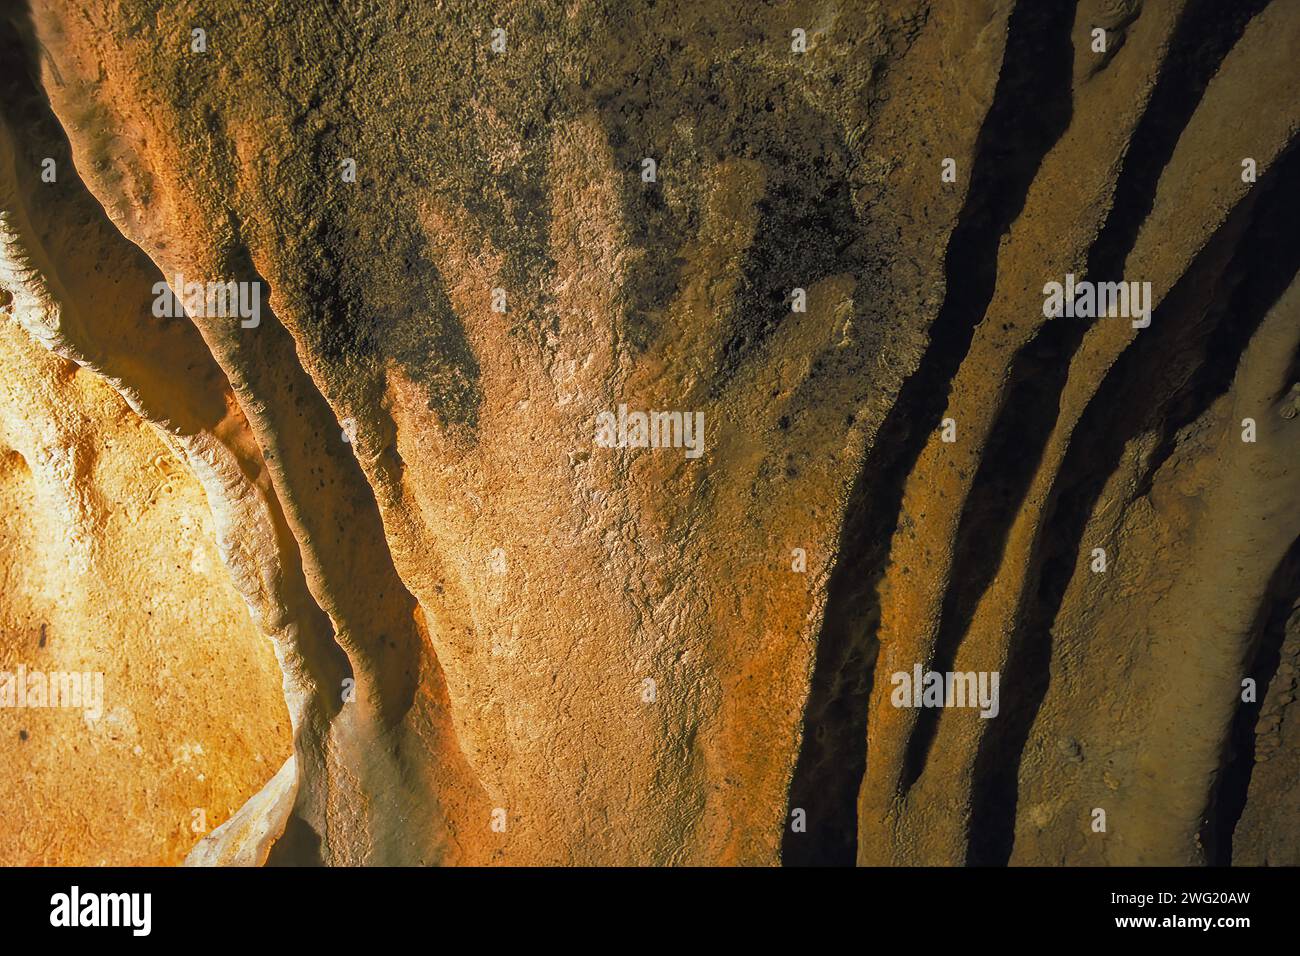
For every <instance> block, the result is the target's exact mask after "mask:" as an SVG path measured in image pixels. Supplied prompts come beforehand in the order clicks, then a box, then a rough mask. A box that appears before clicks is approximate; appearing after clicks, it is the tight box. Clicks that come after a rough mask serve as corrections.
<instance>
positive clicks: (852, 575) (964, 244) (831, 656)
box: [782, 0, 1074, 866]
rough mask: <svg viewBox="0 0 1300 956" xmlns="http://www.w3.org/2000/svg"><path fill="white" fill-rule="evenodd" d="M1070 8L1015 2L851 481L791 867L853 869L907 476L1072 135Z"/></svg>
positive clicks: (794, 800) (808, 712)
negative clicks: (893, 380) (900, 371)
mask: <svg viewBox="0 0 1300 956" xmlns="http://www.w3.org/2000/svg"><path fill="white" fill-rule="evenodd" d="M1073 12H1074V3H1073V2H1070V0H1048V2H1034V3H1021V4H1019V5H1017V7H1016V8H1015V10H1014V11H1012V14H1011V17H1010V20H1009V22H1008V26H1007V31H1008V32H1007V43H1006V52H1005V54H1004V56H1003V63H1002V70H1001V72H1000V74H999V76H998V82H997V88H996V90H995V92H994V97H993V105H992V106H991V107H990V109H989V112H988V115H987V116H986V117H985V120H984V124H983V126H982V127H981V129H980V133H979V136H978V138H977V139H976V143H975V154H974V163H973V165H972V172H971V182H970V188H969V191H968V192H967V195H966V201H965V205H964V206H963V207H962V210H961V213H960V214H959V216H958V219H957V225H956V226H955V228H954V229H953V233H952V236H951V238H950V240H949V243H948V251H947V256H946V258H945V262H944V275H945V281H946V289H947V292H946V295H945V298H944V302H943V305H942V307H941V308H940V310H939V314H938V316H937V317H936V319H935V322H934V324H933V326H932V327H931V330H930V342H929V345H928V346H927V348H926V351H925V354H924V355H923V356H922V359H921V362H920V365H919V366H918V368H917V370H916V372H915V373H914V374H913V375H912V376H911V377H910V378H908V380H907V381H906V382H905V383H904V385H903V387H902V388H901V389H900V390H899V394H898V397H897V400H896V401H895V402H894V404H893V406H892V407H891V409H890V411H889V414H888V415H886V417H885V420H884V422H883V423H882V424H881V427H880V430H879V431H878V432H877V434H876V437H875V440H874V442H873V443H872V446H871V449H870V450H869V451H868V453H867V456H866V461H865V462H864V465H863V467H862V470H861V471H860V472H859V474H858V477H857V479H856V480H855V482H854V486H853V489H852V492H851V494H850V498H849V502H848V505H847V510H846V517H845V521H844V527H843V530H842V532H841V535H840V544H839V549H838V553H839V559H838V561H837V562H836V565H835V569H834V570H833V571H832V573H831V578H830V582H829V584H828V595H827V604H826V611H825V615H824V619H823V623H822V629H821V633H820V635H819V637H818V641H817V655H816V661H815V664H814V670H813V677H812V683H811V687H810V689H809V696H808V700H807V703H806V705H805V710H804V733H803V741H802V744H801V746H800V751H799V757H798V761H797V763H796V766H795V771H794V776H793V779H792V781H791V786H790V803H789V805H790V806H791V807H800V808H803V809H804V810H805V811H806V812H807V820H808V832H807V833H802V834H795V833H791V832H789V831H788V830H787V832H786V834H785V837H784V840H783V845H782V859H783V861H784V862H785V863H787V864H789V865H795V866H798V865H852V864H853V863H854V862H855V860H856V858H857V842H858V836H857V831H858V826H857V800H858V789H859V787H860V786H861V784H862V780H863V776H864V773H865V770H866V759H867V754H866V750H867V740H866V736H867V734H866V730H867V707H868V703H869V699H870V696H871V685H872V678H873V670H874V666H875V660H876V653H877V640H876V631H877V628H878V625H879V620H880V608H879V602H878V598H877V595H876V584H877V582H878V581H879V580H880V577H881V576H882V574H883V573H884V570H885V567H886V563H887V561H888V552H889V544H890V539H891V536H892V535H893V533H894V530H895V528H896V527H897V526H898V522H899V516H900V511H901V508H902V501H903V492H904V487H905V484H906V480H907V476H908V474H909V473H910V472H911V470H912V468H913V467H914V465H915V464H916V460H917V458H918V457H919V456H920V454H921V451H922V449H923V448H924V447H925V444H926V441H927V440H928V439H929V437H930V434H931V433H932V432H933V430H934V429H935V428H936V427H937V426H938V424H939V420H940V418H941V416H942V415H943V411H944V409H945V408H946V407H947V401H948V394H949V392H950V390H951V383H952V379H953V376H954V375H955V374H956V372H957V369H958V367H959V366H960V365H961V362H962V360H963V359H964V358H965V357H966V353H967V351H968V350H969V348H970V343H971V339H972V337H973V335H974V332H975V327H976V326H977V325H978V324H979V322H980V320H981V319H983V317H984V313H985V311H986V310H987V308H988V304H989V302H990V301H991V299H992V296H993V290H994V287H995V284H996V279H997V258H998V249H999V244H1000V241H1001V238H1002V235H1003V234H1004V233H1005V232H1006V231H1007V230H1008V229H1009V228H1010V226H1011V223H1012V222H1014V221H1015V219H1016V217H1017V216H1018V215H1019V214H1020V211H1021V209H1023V207H1024V202H1025V197H1026V195H1027V194H1028V191H1029V186H1030V184H1031V183H1032V182H1033V180H1034V177H1035V176H1036V175H1037V172H1038V168H1039V166H1040V164H1041V163H1042V160H1043V157H1044V156H1045V155H1046V154H1047V152H1048V150H1050V149H1051V147H1052V145H1053V144H1054V143H1055V142H1056V141H1057V139H1059V138H1060V136H1061V134H1062V133H1063V132H1064V131H1065V129H1066V127H1067V126H1068V124H1069V119H1070V112H1071V104H1070V75H1071V69H1072V63H1073V55H1074V54H1073V47H1072V45H1071V42H1070V31H1071V28H1072V26H1073V21H1074V16H1073Z"/></svg>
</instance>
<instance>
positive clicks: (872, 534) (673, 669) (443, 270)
mask: <svg viewBox="0 0 1300 956" xmlns="http://www.w3.org/2000/svg"><path fill="white" fill-rule="evenodd" d="M1097 29H1100V30H1102V31H1104V36H1105V43H1106V48H1105V50H1104V51H1102V50H1098V49H1096V43H1097V40H1096V38H1095V35H1094V31H1095V30H1097ZM494 31H503V32H494ZM800 35H803V36H805V37H806V50H800V49H797V47H798V44H799V37H800ZM0 43H2V45H3V50H4V60H3V67H2V68H0V72H2V80H3V84H4V95H3V97H2V98H0V102H2V103H3V110H2V112H0V117H2V122H0V288H2V289H3V292H2V293H0V302H2V303H3V306H4V308H3V312H4V314H3V316H2V318H3V323H2V324H0V335H2V336H3V345H4V347H5V348H4V358H3V368H2V370H0V515H3V519H4V520H3V526H2V527H0V572H3V577H2V578H0V587H2V588H3V591H2V592H0V593H3V600H4V608H3V617H0V625H2V628H0V629H2V630H3V631H4V634H3V638H2V639H0V655H3V656H2V657H0V660H3V662H4V664H5V666H9V665H10V664H11V663H12V664H13V665H14V666H16V665H17V663H20V662H26V663H27V665H28V666H29V667H33V666H36V665H35V664H34V663H33V662H42V661H45V660H46V658H45V657H43V656H41V655H43V654H56V653H57V654H58V655H61V656H58V657H56V658H50V660H51V661H56V662H57V663H58V664H59V665H60V666H66V667H74V666H75V667H77V668H78V669H92V670H102V671H103V672H105V675H106V695H105V699H106V707H105V715H104V717H103V718H102V720H100V721H98V722H95V721H91V720H89V719H87V720H85V721H84V722H83V721H82V719H81V717H80V716H79V715H70V714H67V713H62V712H54V711H51V712H49V713H41V714H40V715H39V716H40V720H39V721H33V720H29V718H28V717H26V716H25V715H24V712H23V711H13V712H12V713H9V712H4V711H0V740H3V741H4V743H3V744H2V745H0V746H3V747H4V748H6V749H5V750H4V753H5V754H6V755H7V756H9V757H10V758H11V759H9V760H6V761H5V767H6V770H5V771H3V772H4V773H5V774H6V777H5V778H4V782H5V783H7V784H8V786H7V787H5V788H4V793H5V794H6V796H5V797H4V798H3V799H4V800H5V801H7V804H6V806H5V810H6V812H5V813H4V814H2V815H0V816H3V819H4V821H5V822H4V824H3V826H0V859H3V861H4V862H67V863H71V862H83V861H84V862H90V861H95V862H98V861H100V860H104V861H106V862H110V863H133V862H162V863H172V862H179V861H180V860H181V859H182V858H183V857H186V856H187V855H188V860H189V862H191V863H196V864H260V863H287V864H307V863H326V864H362V863H368V864H489V863H507V864H717V863H724V864H760V865H762V864H778V863H786V864H805V863H853V862H858V863H861V864H895V865H897V864H963V863H979V864H988V863H994V864H1002V863H1012V864H1063V863H1068V864H1204V863H1227V862H1236V863H1247V864H1250V863H1270V864H1296V863H1300V829H1297V824H1296V821H1297V815H1296V812H1295V811H1296V808H1297V799H1300V798H1298V797H1297V779H1298V776H1297V772H1296V771H1297V762H1298V761H1300V750H1298V749H1297V744H1298V742H1300V737H1298V736H1297V735H1298V734H1300V730H1297V728H1296V722H1297V720H1300V718H1297V715H1296V712H1295V706H1294V697H1295V689H1296V681H1297V677H1296V667H1297V666H1298V665H1297V660H1298V659H1300V644H1298V642H1300V630H1298V629H1297V627H1298V625H1297V622H1298V621H1300V611H1298V610H1297V608H1298V607H1300V547H1297V541H1298V537H1297V536H1298V535H1300V507H1297V506H1298V505H1300V472H1297V468H1296V462H1297V460H1300V459H1298V456H1297V452H1298V451H1300V418H1297V417H1296V415H1295V409H1294V407H1293V406H1294V404H1295V397H1294V395H1295V393H1294V392H1293V386H1294V385H1295V384H1296V382H1297V378H1300V358H1298V356H1300V286H1298V285H1297V283H1296V281H1295V280H1296V273H1297V268H1298V266H1300V244H1298V243H1296V242H1295V239H1294V223H1295V221H1296V218H1297V214H1300V150H1297V149H1296V142H1297V141H1296V136H1297V132H1298V130H1300V65H1297V63H1296V61H1295V57H1294V51H1295V49H1296V48H1297V47H1300V9H1298V8H1297V7H1295V6H1294V5H1292V4H1289V3H1285V2H1282V0H1273V2H1272V3H1268V2H1265V0H1243V2H1240V3H1233V4H1223V3H1219V2H1215V0H1168V2H1159V3H1157V2H1148V3H1142V2H1140V0H1123V2H1120V0H1078V2H1077V3H1075V2H1069V0H1018V2H1016V0H892V2H888V3H867V2H838V3H837V2H824V0H808V2H796V3H770V4H769V3H764V4H755V5H753V8H752V9H748V8H747V9H746V11H745V13H744V15H737V11H736V9H735V8H734V7H733V6H732V5H730V4H722V3H699V2H686V0H682V2H673V3H660V4H655V5H629V4H623V3H614V2H612V0H605V2H601V0H580V2H575V3H555V2H537V3H527V4H524V3H505V4H500V5H499V9H497V10H496V11H495V12H493V13H489V12H487V11H486V10H484V8H483V6H482V5H481V4H478V3H471V2H449V3H438V4H401V3H388V2H382V0H376V2H373V3H365V4H334V3H326V2H321V0H271V2H267V3H265V4H256V5H252V4H239V3H234V2H225V0H220V2H207V3H202V4H200V3H191V2H179V3H166V4H160V3H156V2H149V0H75V2H74V0H33V2H32V3H31V4H30V5H29V6H27V7H24V8H21V9H19V10H17V11H15V12H12V13H10V14H8V15H7V18H6V19H5V20H4V21H3V27H2V32H0ZM46 158H49V159H52V160H53V161H54V169H56V170H57V177H56V178H55V179H54V181H53V182H50V181H47V180H46V179H44V178H43V176H42V173H43V171H44V170H45V169H46V168H47V167H46V166H45V165H44V163H43V161H44V160H45V159H46ZM1246 159H1250V160H1252V161H1253V162H1252V164H1251V165H1252V166H1253V168H1254V171H1255V176H1254V177H1253V178H1252V177H1250V176H1247V175H1244V174H1243V171H1244V168H1245V167H1244V166H1243V160H1246ZM647 160H652V161H653V164H652V165H649V164H647ZM948 161H951V163H949V162H948ZM651 171H653V176H651V175H650V174H651ZM945 171H948V172H950V173H951V175H945ZM353 172H355V175H352V174H353ZM1248 180H1249V181H1248ZM1067 275H1072V276H1076V277H1078V278H1079V279H1081V280H1084V279H1086V280H1089V281H1094V282H1113V281H1119V280H1127V281H1130V282H1139V283H1149V284H1150V285H1149V288H1150V295H1151V305H1152V306H1153V311H1152V313H1151V315H1150V324H1149V326H1147V327H1142V326H1141V322H1140V321H1134V322H1131V321H1129V320H1128V318H1126V317H1107V318H1098V319H1087V318H1072V317H1059V318H1045V315H1044V294H1043V292H1044V284H1045V283H1048V282H1053V281H1058V282H1063V281H1064V280H1065V277H1066V276H1067ZM178 276H180V277H184V278H183V279H182V280H177V279H176V277H178ZM160 282H170V283H172V285H173V287H174V288H177V289H178V291H180V286H182V285H183V284H184V283H185V282H199V283H222V284H225V283H236V284H237V285H236V286H235V287H232V288H239V289H252V290H254V292H255V294H256V296H257V299H256V301H257V303H258V305H259V308H258V311H257V313H256V315H252V314H234V315H232V314H229V311H228V310H224V311H226V313H227V314H214V312H217V313H219V312H222V311H223V310H220V309H217V310H214V309H212V308H201V307H200V308H190V309H188V310H187V314H183V315H178V316H176V317H171V316H170V315H165V314H164V315H159V314H158V310H157V309H156V308H155V302H156V296H157V290H156V289H155V284H156V283H160ZM240 284H243V285H240ZM796 290H801V291H802V297H803V298H802V299H800V293H799V292H796ZM805 303H806V308H804V309H802V310H801V309H800V308H799V306H801V305H804V304H805ZM209 305H210V303H209ZM620 406H625V407H626V409H628V410H632V411H634V412H635V411H638V410H640V411H648V410H672V411H677V412H681V413H683V414H684V415H685V418H684V419H682V420H683V422H685V421H688V420H689V421H694V420H696V419H695V416H696V415H697V414H699V415H702V420H703V445H702V446H701V447H699V448H698V449H696V450H698V451H699V452H700V454H699V455H698V457H697V456H696V455H695V454H694V452H693V450H692V448H691V447H690V445H689V442H686V441H683V442H680V443H678V446H677V447H662V448H643V449H637V448H616V447H615V448H610V447H604V446H603V445H602V443H601V442H600V441H598V440H596V439H597V438H598V437H599V435H600V431H599V423H600V422H601V421H603V420H605V419H603V417H602V416H604V415H605V414H606V413H611V414H612V415H613V416H615V417H618V416H619V409H620ZM1246 419H1249V420H1250V422H1251V423H1252V424H1251V426H1250V428H1249V429H1247V427H1246V426H1245V425H1244V420H1246ZM1247 431H1249V432H1250V435H1249V437H1250V438H1251V439H1253V440H1250V441H1247V440H1243V435H1244V434H1246V432H1247ZM678 437H684V436H680V435H679V436H678ZM683 446H685V447H683ZM1096 549H1101V550H1102V551H1104V556H1103V558H1102V560H1103V561H1104V570H1101V569H1100V566H1099V565H1098V560H1099V559H1098V551H1097V550H1096ZM241 598H242V601H241V600H240V599H241ZM39 624H45V625H47V628H46V629H47V632H48V633H50V634H54V635H56V636H57V637H58V638H59V640H58V642H57V644H56V645H52V646H54V647H56V648H57V651H55V650H38V649H33V648H31V647H30V646H28V645H29V643H30V642H29V641H28V637H27V635H28V634H29V632H32V628H34V627H37V626H38V625H39ZM268 639H269V640H268ZM277 662H278V665H279V667H278V672H277V668H276V666H275V665H276V663H277ZM918 665H919V667H920V668H921V669H922V670H933V671H938V672H952V671H957V672H977V673H985V674H989V673H996V674H997V675H999V685H998V686H999V688H1000V691H999V693H1000V706H999V709H998V713H997V715H996V716H995V717H990V718H988V719H985V718H983V717H981V715H980V712H979V711H978V710H977V709H973V708H965V709H963V708H953V707H949V708H913V707H899V706H895V703H894V700H893V697H894V693H893V692H894V675H896V674H911V673H912V672H913V668H914V667H916V666H918ZM46 666H48V667H49V669H54V664H53V663H49V664H48V665H46ZM1246 679H1250V680H1252V681H1254V683H1255V685H1256V688H1257V699H1255V700H1254V701H1253V702H1243V699H1242V695H1243V690H1242V688H1243V680H1246ZM115 714H116V715H118V716H117V717H116V718H115V717H114V716H113V715H115ZM23 721H27V723H23ZM83 724H84V725H83ZM17 725H21V726H24V727H29V728H30V727H36V728H38V731H39V732H38V733H32V735H31V736H30V738H22V739H20V738H19V736H18V733H17ZM137 741H138V744H139V747H141V748H143V753H134V752H133V751H131V749H130V748H131V746H134V742H137ZM196 780H197V781H198V783H197V784H196V783H195V781H196ZM10 805H12V806H10ZM194 808H206V810H205V814H204V817H205V819H206V825H205V827H203V828H200V829H199V830H197V831H196V830H194V829H192V828H191V827H190V818H191V811H192V810H193V809H194ZM1098 810H1101V811H1104V817H1105V825H1104V830H1101V829H1099V828H1098V826H1097V820H1098V817H1097V811H1098ZM206 827H214V828H215V829H213V830H212V832H210V833H207V834H206V835H205V836H204V837H203V839H202V840H201V841H199V840H198V838H197V836H196V833H197V832H203V830H204V829H206ZM196 842H197V846H195V845H194V844H195V843H196Z"/></svg>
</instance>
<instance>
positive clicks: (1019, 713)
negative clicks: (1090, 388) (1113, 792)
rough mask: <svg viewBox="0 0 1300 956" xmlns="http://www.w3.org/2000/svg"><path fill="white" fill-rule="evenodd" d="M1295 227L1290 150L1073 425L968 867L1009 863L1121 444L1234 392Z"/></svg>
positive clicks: (1041, 539) (1299, 259)
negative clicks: (1034, 740)
mask: <svg viewBox="0 0 1300 956" xmlns="http://www.w3.org/2000/svg"><path fill="white" fill-rule="evenodd" d="M1297 216H1300V149H1297V148H1295V146H1294V144H1292V145H1291V146H1288V148H1287V150H1286V152H1285V154H1284V155H1283V156H1281V157H1279V159H1278V161H1277V162H1275V163H1274V165H1273V167H1272V168H1271V169H1270V170H1269V171H1268V173H1266V174H1265V176H1264V177H1262V178H1261V179H1260V181H1259V182H1258V183H1257V184H1256V186H1255V188H1254V189H1253V190H1251V192H1249V193H1248V194H1247V195H1246V196H1245V198H1243V199H1242V200H1241V201H1240V202H1239V203H1238V204H1237V206H1236V208H1235V209H1234V210H1233V211H1232V213H1231V214H1230V215H1229V216H1228V218H1227V220H1225V222H1224V224H1223V225H1222V226H1220V228H1219V229H1218V230H1217V232H1216V233H1215V235H1214V236H1213V237H1212V238H1211V240H1210V242H1209V243H1207V245H1206V246H1205V248H1204V249H1202V251H1201V252H1200V254H1198V256H1197V257H1196V259H1195V260H1194V261H1193V263H1192V264H1191V266H1190V267H1189V268H1188V269H1187V271H1186V272H1185V273H1184V274H1183V276H1182V278H1180V279H1179V281H1178V282H1177V283H1176V284H1175V286H1174V288H1173V289H1172V290H1171V291H1170V293H1169V295H1168V296H1167V297H1166V298H1165V301H1164V302H1163V303H1161V305H1160V306H1159V307H1158V308H1157V309H1156V311H1155V314H1154V315H1153V316H1152V320H1151V327H1150V328H1148V329H1144V330H1141V331H1140V332H1139V334H1138V335H1137V337H1136V340H1135V341H1134V342H1133V344H1131V345H1130V346H1129V347H1128V349H1127V350H1126V351H1125V352H1124V353H1123V354H1122V355H1121V356H1120V358H1119V359H1118V360H1117V361H1116V362H1115V364H1114V365H1112V366H1111V368H1110V371H1109V372H1108V373H1107V374H1106V377H1105V378H1104V379H1103V381H1102V383H1101V386H1100V387H1099V388H1098V389H1097V391H1096V393H1095V394H1094V395H1093V398H1092V400H1091V401H1090V402H1089V404H1088V407H1087V409H1086V410H1085V411H1084V413H1083V416H1082V417H1081V418H1080V420H1079V424H1078V426H1077V427H1076V428H1075V431H1074V435H1073V438H1072V439H1071V441H1070V447H1069V449H1068V451H1067V452H1066V454H1065V457H1064V459H1063V461H1062V463H1061V468H1060V471H1059V476H1060V477H1059V479H1058V482H1057V485H1056V486H1055V488H1054V489H1053V492H1052V497H1051V500H1049V502H1048V503H1047V504H1046V505H1045V506H1044V515H1045V517H1044V520H1043V522H1042V523H1041V525H1040V528H1039V532H1038V534H1037V536H1036V538H1035V541H1034V544H1033V547H1032V549H1031V552H1030V558H1029V572H1028V574H1027V576H1026V584H1025V589H1024V591H1023V592H1022V596H1021V603H1020V607H1019V608H1018V611H1017V614H1016V621H1017V624H1016V629H1015V631H1014V633H1013V635H1012V638H1011V641H1010V645H1009V648H1008V652H1007V664H1006V667H1005V668H1004V670H1003V674H1002V686H1003V687H1008V688H1010V687H1014V688H1016V692H1015V693H1014V694H1005V695H1004V697H1003V702H1004V703H1003V708H1002V713H1001V714H1000V716H999V718H998V719H997V720H995V721H990V723H991V724H992V725H993V726H991V727H989V728H988V729H987V730H986V732H985V734H984V736H983V738H982V739H981V740H980V744H979V750H978V753H977V755H976V759H975V766H974V770H973V780H972V795H971V817H970V844H969V849H968V856H967V862H968V863H970V864H972V865H1001V864H1005V863H1006V862H1007V861H1008V860H1009V859H1010V857H1011V851H1012V848H1013V844H1014V840H1015V820H1016V807H1017V791H1018V778H1019V770H1020V763H1021V760H1022V758H1023V755H1024V748H1025V744H1026V742H1027V741H1028V738H1029V733H1030V730H1031V729H1032V727H1033V723H1034V720H1035V718H1036V717H1037V715H1038V711H1039V708H1040V707H1041V706H1042V702H1043V700H1044V699H1045V697H1046V695H1047V690H1048V686H1049V683H1050V679H1051V674H1050V667H1051V661H1052V644H1053V641H1052V628H1053V626H1054V624H1055V622H1056V617H1057V614H1058V613H1059V611H1060V609H1061V604H1062V602H1063V600H1064V598H1065V593H1066V590H1067V588H1068V587H1069V584H1070V581H1071V579H1072V578H1073V576H1074V571H1075V561H1076V556H1077V555H1078V554H1079V551H1080V548H1081V547H1082V546H1083V536H1084V533H1085V531H1086V529H1087V526H1088V523H1089V520H1090V519H1091V517H1092V515H1093V512H1094V509H1095V508H1096V505H1097V502H1098V500H1099V499H1100V498H1101V494H1102V492H1103V490H1104V489H1105V487H1106V483H1107V482H1108V480H1109V479H1110V477H1111V476H1112V475H1113V474H1114V472H1115V470H1116V469H1117V468H1118V467H1119V463H1120V461H1121V459H1122V458H1123V455H1124V451H1125V448H1126V446H1127V445H1128V444H1129V442H1131V441H1132V440H1133V439H1135V438H1137V437H1138V436H1140V435H1143V434H1145V433H1148V432H1151V431H1154V432H1156V434H1157V436H1158V440H1157V447H1158V448H1171V447H1172V443H1173V442H1174V440H1175V437H1176V435H1177V433H1178V430H1179V429H1180V428H1181V427H1183V425H1185V424H1186V423H1188V422H1190V421H1194V420H1196V419H1197V418H1199V417H1200V416H1201V415H1202V414H1204V412H1205V410H1206V409H1207V408H1208V407H1209V405H1210V403H1212V402H1213V401H1214V399H1215V398H1217V397H1218V396H1219V395H1220V394H1222V390H1223V389H1224V388H1226V387H1227V384H1228V383H1230V382H1231V379H1232V377H1233V375H1234V373H1235V371H1236V368H1237V365H1238V363H1239V361H1240V358H1241V354H1242V352H1243V351H1244V350H1245V348H1246V345H1247V343H1248V342H1249V341H1250V338H1251V336H1252V335H1253V334H1254V332H1255V330H1256V329H1257V328H1258V326H1259V324H1260V322H1261V321H1263V318H1264V316H1265V315H1266V314H1267V312H1268V310H1269V309H1270V308H1271V307H1272V305H1273V302H1274V301H1276V299H1277V297H1278V296H1279V295H1280V294H1281V292H1282V291H1284V290H1285V288H1286V286H1287V285H1289V283H1290V281H1291V280H1292V279H1293V278H1294V276H1295V275H1296V272H1297V268H1300V244H1297V243H1294V242H1291V243H1286V244H1282V245H1280V246H1279V245H1278V241H1279V237H1280V236H1281V235H1282V233H1283V232H1284V231H1285V230H1286V228H1287V227H1288V224H1292V225H1293V224H1294V222H1295V221H1296V218H1297ZM1153 460H1159V456H1158V455H1157V456H1153ZM1150 473H1151V472H1148V474H1150ZM1149 480H1150V479H1149V478H1148V479H1147V481H1144V482H1143V483H1142V484H1144V485H1145V484H1148V483H1149Z"/></svg>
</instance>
